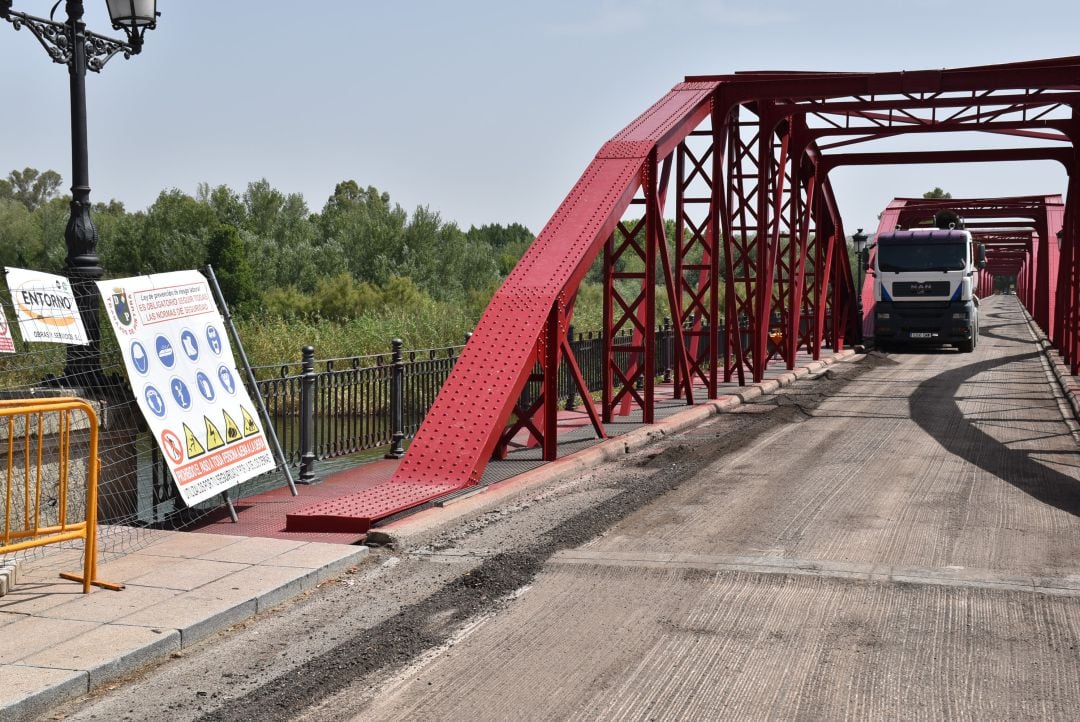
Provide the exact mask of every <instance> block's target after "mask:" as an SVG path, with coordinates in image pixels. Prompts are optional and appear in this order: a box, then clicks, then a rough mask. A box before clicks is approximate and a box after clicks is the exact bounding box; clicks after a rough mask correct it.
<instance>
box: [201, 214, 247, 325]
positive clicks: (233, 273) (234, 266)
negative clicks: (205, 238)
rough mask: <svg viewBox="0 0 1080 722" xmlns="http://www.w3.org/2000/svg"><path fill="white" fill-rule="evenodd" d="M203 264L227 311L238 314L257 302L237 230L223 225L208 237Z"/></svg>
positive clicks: (243, 242)
mask: <svg viewBox="0 0 1080 722" xmlns="http://www.w3.org/2000/svg"><path fill="white" fill-rule="evenodd" d="M207 261H208V262H209V263H210V265H211V266H213V267H214V275H215V276H217V279H218V283H219V284H220V286H221V294H222V295H223V296H224V297H225V301H226V302H227V303H228V304H229V307H230V308H234V309H237V310H238V311H240V312H241V313H243V312H244V311H246V310H251V307H252V305H253V304H254V303H255V302H256V301H258V299H259V284H258V281H257V280H256V278H255V271H254V269H253V268H252V265H251V261H250V258H249V255H248V248H247V243H246V242H245V239H244V236H243V234H242V233H241V232H240V230H239V229H237V228H236V227H235V226H230V225H228V224H226V223H222V224H221V225H219V226H218V227H217V229H215V230H214V231H213V233H212V234H211V236H210V240H209V244H208V246H207Z"/></svg>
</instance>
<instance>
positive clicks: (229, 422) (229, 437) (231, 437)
mask: <svg viewBox="0 0 1080 722" xmlns="http://www.w3.org/2000/svg"><path fill="white" fill-rule="evenodd" d="M221 413H222V414H224V415H225V443H226V444H231V443H232V442H234V441H239V440H240V439H242V438H243V437H242V436H241V435H240V427H239V426H237V425H236V422H235V421H233V417H231V416H229V412H228V411H222V412H221Z"/></svg>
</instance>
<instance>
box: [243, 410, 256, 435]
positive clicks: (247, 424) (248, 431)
mask: <svg viewBox="0 0 1080 722" xmlns="http://www.w3.org/2000/svg"><path fill="white" fill-rule="evenodd" d="M240 413H241V414H243V415H244V436H254V435H255V434H257V433H259V425H258V424H256V423H255V419H253V418H251V414H249V413H248V410H247V409H245V408H244V407H243V406H241V407H240Z"/></svg>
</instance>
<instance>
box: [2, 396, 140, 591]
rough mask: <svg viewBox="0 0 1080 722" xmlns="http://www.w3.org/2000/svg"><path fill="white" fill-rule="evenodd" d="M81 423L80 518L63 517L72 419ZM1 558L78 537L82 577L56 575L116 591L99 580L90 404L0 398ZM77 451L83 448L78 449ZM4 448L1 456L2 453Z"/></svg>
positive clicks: (93, 428) (85, 587)
mask: <svg viewBox="0 0 1080 722" xmlns="http://www.w3.org/2000/svg"><path fill="white" fill-rule="evenodd" d="M80 415H81V416H82V417H83V418H85V429H82V428H81V427H80V428H79V429H78V431H79V433H85V435H86V444H85V446H86V454H87V459H86V474H85V482H86V498H85V503H84V504H83V507H84V509H85V514H84V515H83V518H81V519H76V520H72V519H69V518H68V507H69V505H71V504H72V503H74V504H75V505H76V506H78V501H79V500H78V499H76V498H73V497H72V496H71V493H70V492H71V487H72V485H73V483H78V481H75V482H73V480H72V478H71V477H72V476H73V474H72V465H71V451H72V430H73V422H79V421H80V418H79V417H80ZM0 439H2V441H0V454H2V455H3V456H4V457H5V461H6V469H5V470H4V471H3V472H0V494H2V496H0V506H2V508H3V517H2V518H0V522H2V523H3V524H2V526H0V555H3V554H9V553H11V552H17V551H21V550H24V549H30V548H34V547H41V546H45V545H48V544H59V543H61V542H66V541H73V540H77V539H82V540H84V544H83V573H82V574H81V575H78V574H69V573H61V574H60V576H61V577H62V578H64V579H70V580H72V581H76V582H81V583H82V585H83V592H84V593H89V592H90V587H91V585H94V586H98V587H103V588H105V589H112V590H117V591H118V590H120V589H123V588H124V587H123V585H121V584H113V583H111V582H103V581H100V580H98V579H97V493H98V467H99V461H98V419H97V414H96V413H95V412H94V409H93V407H92V406H91V405H90V404H89V403H87V402H86V401H84V400H83V399H79V398H74V397H60V398H45V399H18V400H10V401H0ZM80 448H81V447H80ZM5 449H6V454H4V450H5Z"/></svg>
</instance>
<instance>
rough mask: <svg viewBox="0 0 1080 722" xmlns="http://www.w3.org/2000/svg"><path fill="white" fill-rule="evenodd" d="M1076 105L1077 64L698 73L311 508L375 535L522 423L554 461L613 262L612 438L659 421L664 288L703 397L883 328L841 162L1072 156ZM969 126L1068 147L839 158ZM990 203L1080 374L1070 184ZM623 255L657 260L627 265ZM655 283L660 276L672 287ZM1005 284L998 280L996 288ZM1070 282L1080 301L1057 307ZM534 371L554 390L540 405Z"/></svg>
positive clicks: (609, 150)
mask: <svg viewBox="0 0 1080 722" xmlns="http://www.w3.org/2000/svg"><path fill="white" fill-rule="evenodd" d="M1078 100H1080V58H1059V59H1051V60H1040V61H1033V62H1027V63H1013V64H1007V65H998V66H983V67H974V68H960V69H954V70H931V71H917V72H903V73H789V72H777V73H737V74H733V75H718V76H700V77H689V78H687V79H686V82H683V83H680V84H678V85H676V86H675V87H674V88H673V89H672V90H671V91H670V92H669V93H667V94H666V95H665V96H664V97H663V98H661V99H660V100H659V101H657V102H656V103H655V104H654V105H653V106H652V107H650V108H649V109H648V110H647V111H645V112H644V113H643V114H642V115H641V116H639V117H638V118H637V119H635V120H634V121H633V122H632V123H631V124H630V125H628V126H627V127H626V128H625V129H623V130H622V131H621V132H620V133H618V134H617V135H616V136H615V137H614V138H612V139H611V140H610V141H609V142H608V143H606V144H605V145H604V146H603V147H602V148H601V149H600V151H599V152H598V153H597V155H596V157H595V158H594V159H593V161H592V162H591V163H590V164H589V166H588V167H587V168H586V169H585V172H584V173H583V175H582V176H581V178H580V179H579V180H578V182H577V183H576V184H575V186H574V187H573V189H572V190H571V191H570V194H569V195H568V196H567V198H566V199H565V200H564V201H563V203H562V205H560V207H559V208H558V210H557V211H556V212H555V214H554V215H553V216H552V218H551V220H550V221H549V222H548V224H547V225H546V226H545V227H544V229H543V230H542V231H541V232H540V234H539V235H538V236H537V238H536V241H535V242H534V243H533V245H532V246H531V247H530V248H529V250H528V251H527V252H526V253H525V255H524V256H523V258H522V259H521V261H520V263H519V264H518V266H517V267H516V268H515V269H514V271H513V272H512V273H511V274H510V275H509V276H508V277H507V279H506V281H505V282H504V283H503V285H502V286H501V287H500V289H499V290H498V291H497V292H496V294H495V296H494V298H493V299H492V301H491V303H490V305H489V306H488V308H487V310H486V311H485V312H484V315H483V316H482V318H481V319H480V321H479V323H478V324H477V327H476V329H475V330H474V332H473V336H472V338H471V340H470V341H469V343H468V345H467V346H466V348H465V350H464V352H463V353H462V355H461V357H460V358H459V360H458V362H457V365H456V366H455V368H454V370H453V372H452V373H451V374H450V377H449V379H448V380H447V382H446V384H445V385H444V387H443V389H442V391H441V392H440V394H439V396H438V398H437V399H436V401H435V403H434V405H433V407H432V408H431V410H430V412H429V413H428V416H427V417H426V419H425V421H424V423H423V425H422V426H421V428H420V430H419V431H418V433H417V435H416V437H415V439H414V440H413V442H412V445H411V446H410V447H409V450H408V453H407V454H406V456H405V458H404V459H403V460H402V463H401V465H400V467H399V468H398V470H397V472H396V473H395V475H394V477H393V479H391V480H390V481H389V482H386V483H385V484H383V485H381V486H379V487H376V488H374V489H371V490H368V491H366V492H362V493H360V494H358V495H356V496H355V497H353V498H350V499H348V500H344V501H342V502H339V503H337V505H336V507H335V506H332V505H331V506H322V507H315V508H312V509H311V510H309V511H308V513H307V515H306V516H307V518H309V519H316V518H317V519H322V520H323V521H324V522H326V521H327V520H330V519H341V518H344V517H347V518H348V519H351V520H354V522H355V523H353V522H348V523H346V522H341V524H340V525H339V526H338V527H336V528H345V527H348V528H349V529H351V530H359V531H363V530H364V529H366V524H368V523H370V522H371V521H372V520H376V519H379V518H382V517H384V516H387V515H390V514H393V513H395V512H397V511H400V510H403V509H406V508H408V507H411V506H414V505H416V504H419V503H422V502H424V501H427V500H429V499H432V498H435V497H437V496H439V495H442V494H444V493H446V492H447V491H451V490H455V489H460V488H464V487H467V486H469V485H472V484H475V483H477V482H478V481H479V479H480V476H481V474H482V473H483V471H484V468H485V466H486V465H487V463H488V460H489V459H490V458H491V457H492V455H493V454H496V453H500V452H501V451H502V450H504V449H505V447H506V445H507V442H508V441H509V439H510V437H511V436H512V435H513V434H514V433H518V432H519V431H522V430H524V431H525V432H527V434H528V435H529V436H530V437H531V438H532V443H533V444H534V445H536V446H539V447H540V448H541V449H542V450H543V455H544V458H545V459H553V458H555V455H556V453H557V447H556V437H557V425H556V411H557V404H558V399H557V396H558V393H557V386H556V378H557V376H556V374H557V371H558V368H559V366H560V364H562V363H563V362H564V361H571V360H572V357H571V356H570V354H568V352H567V350H568V346H567V331H568V326H569V322H570V319H571V317H572V314H573V309H574V303H575V300H576V294H577V290H578V287H579V285H580V284H581V282H582V280H583V279H584V277H585V275H586V273H587V272H588V270H589V269H590V267H591V266H592V264H593V262H594V261H595V260H596V259H597V258H601V257H602V258H603V265H604V278H605V281H604V304H605V306H604V312H603V317H604V338H605V340H606V345H605V359H604V381H603V387H602V388H601V389H599V391H600V392H601V396H602V402H601V405H600V413H599V416H600V418H595V417H594V419H593V423H594V427H595V428H596V430H597V433H598V434H601V435H602V434H603V422H604V421H610V420H611V419H613V418H614V417H615V416H618V415H625V414H626V413H628V412H630V411H631V410H634V409H636V410H638V411H640V413H641V417H642V419H643V421H645V422H646V423H649V422H651V421H652V418H653V413H654V407H655V390H654V386H653V384H654V379H655V376H656V373H655V372H656V369H655V368H653V364H654V358H655V346H654V343H655V341H654V334H653V333H652V330H653V329H654V328H655V326H656V319H655V308H656V303H655V301H656V294H657V293H658V292H659V293H660V294H661V298H663V299H664V300H665V301H666V307H667V308H668V309H670V317H671V318H672V319H673V320H674V321H675V323H674V324H673V327H674V328H675V329H676V330H675V334H676V339H675V360H674V367H675V369H674V379H675V386H676V393H677V396H678V397H679V398H682V399H684V401H685V402H686V403H688V404H692V403H694V402H695V401H696V400H698V399H700V398H702V397H708V398H715V397H716V395H717V393H718V388H719V379H720V376H721V374H722V375H723V379H724V380H725V381H730V380H733V379H737V380H738V381H739V382H740V383H744V382H745V381H746V380H747V379H753V380H754V381H759V380H761V378H762V377H763V374H764V372H765V369H766V368H767V366H768V365H769V364H770V363H773V362H780V363H784V364H785V365H786V366H787V367H789V368H790V367H792V366H793V365H794V363H795V356H796V353H797V352H798V351H799V350H801V349H805V350H806V351H808V352H809V353H811V354H813V356H814V357H815V358H816V357H818V356H819V355H820V353H821V351H822V349H823V348H824V347H825V346H831V347H832V348H833V349H840V348H843V346H844V344H845V343H846V342H847V341H848V340H849V339H852V338H857V337H858V336H859V335H860V333H861V332H862V331H863V330H865V329H866V328H867V323H868V321H867V319H866V317H865V313H864V318H863V319H861V323H860V319H858V318H857V317H856V310H855V309H856V304H855V293H856V291H855V288H854V284H853V282H852V273H851V268H850V266H849V261H848V251H847V244H846V237H845V234H844V231H843V224H842V221H841V217H840V212H839V209H838V207H837V204H836V200H835V196H834V194H833V192H832V187H831V184H830V179H829V173H830V171H831V170H832V169H833V168H836V167H839V166H845V165H853V164H860V165H885V164H895V163H927V162H933V163H938V162H972V161H984V162H986V161H998V162H1000V161H1019V160H1047V159H1048V160H1054V161H1056V162H1058V163H1061V164H1063V165H1065V166H1066V168H1067V169H1069V170H1074V169H1077V168H1076V166H1077V159H1076V155H1075V152H1074V148H1073V146H1074V143H1073V139H1074V138H1075V137H1076V136H1077V125H1076V120H1075V119H1074V117H1073V112H1072V110H1073V108H1074V106H1075V104H1076V103H1077V102H1078ZM959 131H964V132H971V131H982V132H986V133H993V134H995V135H997V136H999V137H1010V136H1016V137H1020V138H1023V139H1025V140H1030V139H1032V138H1034V139H1037V140H1039V141H1041V142H1044V143H1048V144H1049V145H1046V146H1045V147H1042V146H1039V147H1031V146H1030V145H1025V146H1023V147H1018V148H1005V149H994V150H981V149H975V150H963V149H958V150H955V151H932V152H926V151H923V152H905V153H876V152H869V153H844V154H837V153H830V152H828V151H831V150H833V149H835V148H839V147H847V146H851V145H856V144H860V143H872V142H873V141H875V140H878V139H881V138H888V137H895V136H897V135H902V134H909V135H911V136H912V137H918V136H925V135H926V134H928V133H934V132H942V133H955V132H959ZM1077 177H1080V174H1078V173H1073V174H1071V175H1070V178H1077ZM1075 192H1076V191H1075V189H1074V184H1073V182H1072V181H1070V185H1069V195H1068V198H1069V200H1070V207H1071V208H1075V207H1077V204H1076V203H1072V202H1071V201H1072V200H1074V199H1073V195H1074V193H1075ZM672 194H674V204H673V206H674V217H675V224H676V238H675V241H674V243H673V244H672V246H671V247H669V245H668V241H667V239H666V237H665V229H664V218H665V215H666V209H670V208H671V207H672V204H670V203H669V202H668V201H669V197H670V196H671V195H672ZM984 200H986V201H987V202H986V203H984V204H983V205H980V206H978V208H976V207H975V205H978V204H973V205H972V208H971V209H970V213H968V217H970V218H973V219H976V220H974V221H973V222H974V223H976V224H979V223H982V221H981V220H978V219H981V218H985V219H988V220H986V223H990V224H992V223H995V222H997V221H998V219H1005V218H1007V217H1008V218H1012V219H1014V221H1008V220H1001V221H1000V222H1001V223H1002V225H1001V226H993V225H987V226H985V228H986V230H994V231H997V232H1003V231H1005V230H1017V231H1020V232H1021V235H1022V232H1023V231H1025V230H1026V231H1028V232H1029V233H1028V236H1026V237H1025V238H1023V239H1022V242H1023V243H1024V246H1023V248H1024V252H1025V254H1026V256H1025V258H1024V260H1022V261H1020V260H1016V259H1012V258H1006V257H1004V256H1003V257H1002V258H1001V259H999V260H995V266H994V267H995V268H999V269H1001V268H1008V269H1010V270H1011V269H1013V268H1017V269H1018V270H1019V271H1020V275H1021V276H1022V277H1024V284H1023V288H1024V290H1025V294H1026V295H1025V296H1024V300H1025V303H1029V307H1031V308H1033V309H1034V311H1033V312H1034V314H1035V316H1036V319H1037V320H1038V321H1039V323H1040V324H1042V325H1043V327H1044V328H1046V329H1047V330H1053V333H1052V334H1051V338H1052V339H1053V340H1054V342H1055V344H1058V345H1059V348H1061V349H1062V350H1063V352H1064V353H1065V354H1066V357H1067V358H1069V359H1070V361H1072V362H1073V363H1074V372H1075V360H1076V359H1077V357H1078V352H1080V347H1078V346H1077V336H1078V335H1077V333H1076V324H1077V319H1076V314H1075V309H1076V307H1077V303H1076V301H1077V283H1076V275H1077V273H1076V269H1075V262H1074V258H1075V255H1076V254H1075V253H1074V251H1073V250H1072V245H1073V239H1074V238H1076V237H1077V236H1078V235H1080V233H1078V232H1080V225H1078V223H1080V221H1078V220H1077V218H1076V214H1075V212H1072V211H1070V212H1069V213H1065V212H1064V208H1063V207H1062V206H1061V204H1060V198H1058V199H1057V200H1056V201H1053V202H1051V199H1050V197H1031V198H1027V199H1020V200H1018V199H984ZM993 202H997V203H998V204H999V205H1001V206H1003V207H1004V206H1008V209H1007V210H1008V212H1014V211H1015V212H1017V214H1016V215H1013V216H1005V215H1002V214H1003V213H1005V212H1006V211H1005V210H1001V209H998V208H997V207H995V206H993ZM896 203H899V202H896ZM1025 203H1026V204H1027V205H1025ZM924 206H925V209H928V208H929V206H928V205H926V204H922V203H921V199H919V201H918V202H917V201H913V200H911V199H907V200H904V201H903V202H902V203H899V204H898V205H897V204H895V203H894V204H893V205H890V206H889V208H888V209H887V210H886V213H885V215H884V216H883V218H882V225H881V228H880V230H885V229H886V228H891V227H893V226H895V225H896V223H897V222H900V221H901V220H902V219H903V218H906V216H904V215H903V214H904V213H908V214H912V213H916V212H923V211H921V210H920V211H917V208H924ZM1022 207H1023V208H1022ZM925 209H924V210H925ZM1032 209H1035V210H1032ZM1021 210H1024V212H1023V213H1020V212H1019V211H1021ZM980 213H985V214H986V215H979V214H980ZM1063 217H1064V227H1065V233H1064V240H1063V243H1062V245H1061V254H1060V255H1061V263H1062V264H1063V267H1067V268H1068V269H1069V272H1068V273H1062V274H1057V273H1056V263H1057V259H1058V254H1057V253H1056V248H1052V246H1053V245H1054V244H1052V243H1050V241H1049V240H1048V239H1051V238H1053V234H1055V233H1056V230H1057V229H1058V228H1060V227H1061V226H1062V219H1063ZM1017 219H1018V220H1017ZM905 223H907V224H910V223H911V222H909V221H905ZM1040 224H1041V225H1040ZM980 230H982V228H980ZM1018 237H1019V236H1018ZM1010 242H1015V239H1012V240H1011V241H1010ZM1002 243H1004V241H1002ZM626 259H633V260H634V263H633V264H631V268H637V267H638V266H639V265H640V267H641V268H642V269H643V271H634V270H626V265H627V264H626V263H625V261H626ZM1004 264H1007V265H1004ZM1017 264H1019V265H1017ZM1025 274H1026V276H1025ZM656 278H660V279H662V281H663V282H662V284H661V286H660V287H659V291H658V287H657V285H656V284H655V283H654V282H653V279H656ZM989 278H990V274H988V273H984V274H981V277H980V286H981V287H986V286H987V284H989V283H991V281H990V280H988V279H989ZM866 292H867V290H866V288H865V287H864V288H863V289H862V293H863V297H864V298H865V296H866ZM1055 294H1056V297H1057V299H1068V301H1067V302H1064V303H1062V302H1058V303H1055ZM864 308H867V309H868V308H869V304H868V303H867V304H864ZM721 330H723V333H724V336H723V337H721V335H720V334H721ZM618 331H630V332H631V333H630V334H629V338H630V341H629V343H620V344H615V342H614V339H615V334H616V333H617V332H618ZM744 339H745V340H746V341H747V343H746V344H745V346H744V343H743V341H744ZM703 349H707V350H708V354H707V355H705V356H704V357H703V356H702V353H701V352H702V350H703ZM571 372H572V376H573V377H575V378H576V380H577V383H578V384H579V386H580V387H581V389H580V390H581V391H582V392H583V393H584V392H587V391H596V389H592V390H589V389H585V388H584V384H583V382H582V381H581V376H580V374H579V373H577V370H576V369H574V368H573V364H571ZM530 379H531V380H533V381H534V382H539V384H540V386H541V389H542V391H541V394H540V397H539V398H538V399H536V400H534V401H533V403H531V404H522V403H520V399H521V394H522V391H523V389H524V387H525V385H526V383H528V382H529V381H530ZM584 395H585V396H587V395H588V394H587V393H584ZM290 523H292V520H290ZM323 528H326V527H325V526H324V527H323Z"/></svg>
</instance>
